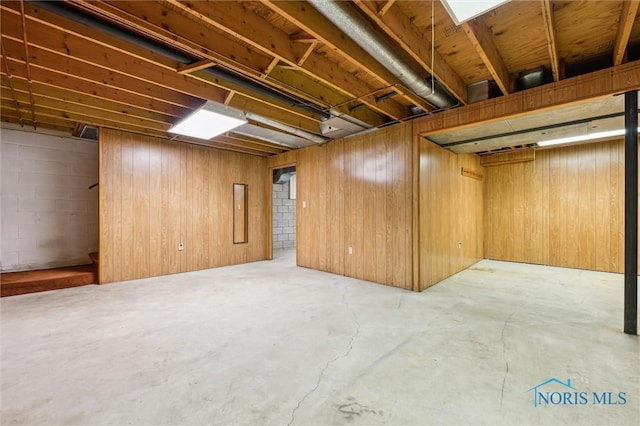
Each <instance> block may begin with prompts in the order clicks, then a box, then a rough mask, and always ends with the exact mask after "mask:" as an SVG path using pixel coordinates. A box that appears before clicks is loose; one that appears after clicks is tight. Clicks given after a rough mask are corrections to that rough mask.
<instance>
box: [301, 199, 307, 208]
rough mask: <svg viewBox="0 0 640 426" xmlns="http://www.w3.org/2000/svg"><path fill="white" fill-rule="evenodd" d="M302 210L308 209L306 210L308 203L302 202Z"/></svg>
mask: <svg viewBox="0 0 640 426" xmlns="http://www.w3.org/2000/svg"><path fill="white" fill-rule="evenodd" d="M302 208H303V209H306V208H307V202H306V201H303V202H302Z"/></svg>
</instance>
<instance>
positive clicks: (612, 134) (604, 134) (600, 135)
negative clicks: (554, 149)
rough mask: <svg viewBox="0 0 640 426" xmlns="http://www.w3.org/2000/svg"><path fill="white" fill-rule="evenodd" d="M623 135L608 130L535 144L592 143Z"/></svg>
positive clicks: (621, 130) (617, 131)
mask: <svg viewBox="0 0 640 426" xmlns="http://www.w3.org/2000/svg"><path fill="white" fill-rule="evenodd" d="M638 131H640V128H638ZM624 134H625V130H624V129H617V130H609V131H607V132H598V133H590V134H588V135H579V136H570V137H566V138H559V139H549V140H546V141H540V142H538V143H537V145H538V146H550V145H561V144H565V143H573V142H586V141H593V140H596V139H605V138H613V137H616V136H622V135H624Z"/></svg>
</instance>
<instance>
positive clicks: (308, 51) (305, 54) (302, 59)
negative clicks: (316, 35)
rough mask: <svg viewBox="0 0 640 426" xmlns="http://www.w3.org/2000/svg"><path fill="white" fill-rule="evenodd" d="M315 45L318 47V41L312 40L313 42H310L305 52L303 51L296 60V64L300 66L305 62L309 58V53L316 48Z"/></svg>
mask: <svg viewBox="0 0 640 426" xmlns="http://www.w3.org/2000/svg"><path fill="white" fill-rule="evenodd" d="M316 47H318V42H317V41H314V42H313V43H310V44H309V47H307V50H306V52H304V54H303V55H302V57H301V58H300V59H299V60H298V63H297V64H296V65H298V66H299V67H301V66H302V65H303V64H304V63H305V62H306V60H307V59H309V55H311V54H312V53H313V51H314V50H315V49H316Z"/></svg>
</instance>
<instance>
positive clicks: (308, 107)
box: [28, 0, 330, 119]
mask: <svg viewBox="0 0 640 426" xmlns="http://www.w3.org/2000/svg"><path fill="white" fill-rule="evenodd" d="M28 3H31V4H33V5H35V6H38V7H40V8H42V9H45V10H47V11H49V12H52V13H55V14H56V15H60V16H64V17H65V18H68V19H71V20H72V21H75V22H78V23H80V24H84V25H88V26H90V27H92V28H94V29H97V30H99V31H102V32H104V33H106V34H109V35H112V36H114V37H117V38H119V39H121V40H125V41H128V42H130V43H133V44H135V45H137V46H140V47H143V48H145V49H149V50H151V51H152V52H155V53H158V54H160V55H163V56H166V57H167V58H171V59H173V60H174V61H178V62H181V63H183V64H190V63H193V62H195V61H198V60H200V59H201V58H193V57H191V56H189V55H185V54H184V53H182V52H179V51H177V50H174V49H172V48H170V47H167V46H165V45H163V44H160V43H158V42H155V41H153V40H149V39H147V38H144V37H140V36H138V35H136V34H134V33H132V32H130V31H128V30H126V29H123V28H121V27H119V26H117V25H114V24H112V23H110V22H106V21H102V20H100V19H98V18H95V17H93V16H91V15H88V14H86V13H84V12H81V11H79V10H77V9H75V8H73V7H70V6H68V5H66V4H64V3H62V2H58V1H37V0H35V1H34V0H28ZM203 71H204V72H206V73H208V74H211V75H213V76H214V77H218V78H221V79H224V80H227V81H229V82H232V83H235V84H237V85H239V86H242V87H245V88H247V89H249V90H253V91H255V92H258V93H260V94H262V95H265V96H268V97H270V98H272V99H274V100H277V101H280V102H282V103H284V104H287V105H289V106H291V107H292V108H298V109H301V110H305V111H307V112H312V113H314V114H318V115H320V116H322V117H323V118H325V119H326V118H329V117H330V114H329V113H327V112H326V111H325V110H324V109H323V108H322V107H320V106H317V105H312V104H309V103H307V102H301V101H299V100H298V99H295V98H292V97H290V96H287V95H285V94H282V93H280V92H277V91H275V90H272V89H269V88H267V87H265V86H262V85H261V84H258V83H255V82H253V81H251V80H247V79H245V78H243V77H240V76H239V75H236V74H234V73H232V72H229V71H226V70H224V69H221V68H219V67H212V68H207V69H205V70H203Z"/></svg>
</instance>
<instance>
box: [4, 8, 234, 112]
mask: <svg viewBox="0 0 640 426" xmlns="http://www.w3.org/2000/svg"><path fill="white" fill-rule="evenodd" d="M3 9H4V8H3ZM3 12H4V10H3ZM3 16H4V14H3ZM28 21H29V24H30V25H29V44H30V45H31V46H33V50H34V51H33V52H31V53H32V56H34V57H35V58H34V62H36V61H39V63H40V64H41V65H43V64H47V65H49V64H50V65H51V68H53V69H56V67H57V69H60V66H61V65H62V64H63V63H65V64H70V63H72V62H73V63H76V62H83V63H85V64H87V65H89V66H91V67H93V68H98V67H99V68H101V70H100V71H96V73H99V74H101V75H105V77H101V78H102V79H103V80H104V81H108V80H109V79H110V77H109V76H108V75H109V74H113V75H114V76H115V73H117V75H119V76H122V78H125V76H126V79H127V80H131V81H133V80H134V79H135V80H137V82H136V83H133V85H134V86H140V85H141V82H144V84H145V85H146V86H149V85H151V86H150V87H153V86H155V87H162V88H164V89H167V90H169V92H167V91H164V93H166V96H168V97H169V98H170V97H171V95H170V93H171V92H181V93H184V94H187V95H190V96H193V97H195V98H200V99H207V100H212V101H217V102H222V101H223V100H224V97H225V96H226V90H225V89H222V88H218V87H214V86H212V85H208V84H205V83H204V82H202V81H198V80H195V79H192V78H186V77H185V76H180V75H178V74H176V73H175V67H174V68H173V69H171V70H169V69H166V68H164V67H162V66H159V65H158V64H153V63H149V61H143V60H141V59H139V58H136V57H132V56H130V55H129V54H125V53H123V52H120V51H117V50H114V49H109V48H107V47H106V46H104V45H103V44H93V43H92V42H90V41H89V40H87V39H86V38H83V37H79V36H77V35H76V34H71V33H67V34H65V33H63V32H60V31H58V30H57V29H55V28H52V27H49V26H46V25H43V23H42V22H37V21H34V20H32V19H31V17H29V20H28ZM18 31H19V25H16V22H15V21H14V20H13V19H3V20H2V34H3V36H4V37H6V38H8V39H12V40H15V41H18V40H19V38H18V34H19V33H18ZM12 56H14V57H17V56H16V55H15V54H14V55H12ZM37 56H40V58H38V57H37ZM56 56H57V57H56ZM70 72H72V71H71V70H70ZM79 75H83V74H79ZM88 77H89V76H88ZM91 77H93V76H91ZM137 91H138V92H141V91H144V89H142V90H141V89H140V88H138V89H137ZM160 92H163V91H160ZM159 96H162V95H159Z"/></svg>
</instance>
